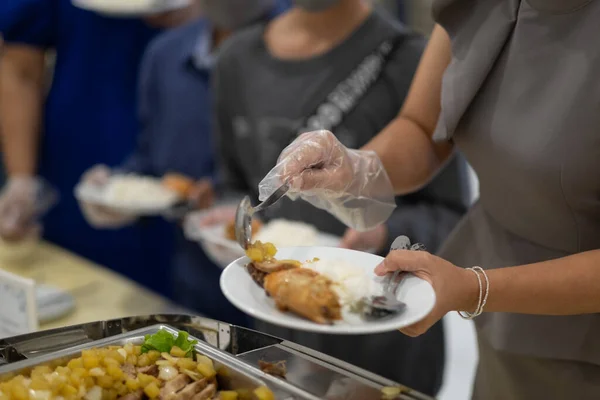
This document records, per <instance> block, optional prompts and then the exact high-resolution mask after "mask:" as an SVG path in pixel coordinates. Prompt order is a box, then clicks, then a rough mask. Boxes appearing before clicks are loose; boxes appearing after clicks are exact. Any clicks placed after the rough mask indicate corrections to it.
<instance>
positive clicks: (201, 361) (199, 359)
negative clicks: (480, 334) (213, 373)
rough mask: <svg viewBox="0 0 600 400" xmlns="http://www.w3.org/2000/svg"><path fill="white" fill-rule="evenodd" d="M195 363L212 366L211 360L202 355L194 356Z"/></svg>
mask: <svg viewBox="0 0 600 400" xmlns="http://www.w3.org/2000/svg"><path fill="white" fill-rule="evenodd" d="M196 361H197V362H198V364H206V365H210V366H211V367H212V366H213V362H212V360H211V359H210V358H208V357H206V356H204V355H202V354H196Z"/></svg>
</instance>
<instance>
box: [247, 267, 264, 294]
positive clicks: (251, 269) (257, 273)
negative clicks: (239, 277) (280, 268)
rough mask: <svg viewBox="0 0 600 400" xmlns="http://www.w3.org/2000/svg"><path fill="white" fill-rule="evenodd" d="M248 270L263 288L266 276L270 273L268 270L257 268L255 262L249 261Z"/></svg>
mask: <svg viewBox="0 0 600 400" xmlns="http://www.w3.org/2000/svg"><path fill="white" fill-rule="evenodd" d="M246 271H248V273H249V274H250V276H251V277H252V280H254V282H256V284H257V285H258V286H260V287H261V288H262V287H264V286H265V277H266V276H267V275H268V274H267V273H266V272H262V271H260V270H258V269H256V267H255V266H254V263H248V265H246Z"/></svg>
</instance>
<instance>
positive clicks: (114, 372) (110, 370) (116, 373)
mask: <svg viewBox="0 0 600 400" xmlns="http://www.w3.org/2000/svg"><path fill="white" fill-rule="evenodd" d="M106 373H107V374H108V376H110V377H111V378H114V379H122V378H123V375H124V372H123V370H122V369H121V367H119V366H118V365H111V366H109V367H107V368H106Z"/></svg>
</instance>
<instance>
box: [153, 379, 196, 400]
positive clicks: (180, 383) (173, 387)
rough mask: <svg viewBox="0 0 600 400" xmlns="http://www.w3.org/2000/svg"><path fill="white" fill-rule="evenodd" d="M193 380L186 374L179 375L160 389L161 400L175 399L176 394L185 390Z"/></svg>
mask: <svg viewBox="0 0 600 400" xmlns="http://www.w3.org/2000/svg"><path fill="white" fill-rule="evenodd" d="M191 380H192V378H190V377H189V376H187V375H186V374H179V375H177V376H176V377H175V378H173V379H171V380H170V381H168V382H166V383H165V386H163V387H162V389H160V395H159V398H160V399H161V400H172V399H174V398H175V394H176V393H177V392H179V391H180V390H181V389H183V388H184V387H185V386H186V385H187V384H188V383H190V382H191Z"/></svg>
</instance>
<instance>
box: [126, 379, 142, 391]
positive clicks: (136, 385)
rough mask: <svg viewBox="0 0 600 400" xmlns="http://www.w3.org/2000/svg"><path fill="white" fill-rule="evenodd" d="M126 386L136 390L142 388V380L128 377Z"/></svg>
mask: <svg viewBox="0 0 600 400" xmlns="http://www.w3.org/2000/svg"><path fill="white" fill-rule="evenodd" d="M125 386H126V387H127V389H129V390H131V391H135V390H138V389H139V388H140V386H141V385H140V381H139V380H137V379H131V378H129V379H127V380H126V381H125Z"/></svg>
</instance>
